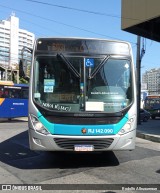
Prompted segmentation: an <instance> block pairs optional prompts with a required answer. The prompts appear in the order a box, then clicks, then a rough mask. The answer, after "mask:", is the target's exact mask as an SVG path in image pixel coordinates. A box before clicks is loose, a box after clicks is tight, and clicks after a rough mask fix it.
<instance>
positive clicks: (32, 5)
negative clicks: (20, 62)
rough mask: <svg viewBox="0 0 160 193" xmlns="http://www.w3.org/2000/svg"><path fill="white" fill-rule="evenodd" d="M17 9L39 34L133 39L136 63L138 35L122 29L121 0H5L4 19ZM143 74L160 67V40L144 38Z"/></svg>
mask: <svg viewBox="0 0 160 193" xmlns="http://www.w3.org/2000/svg"><path fill="white" fill-rule="evenodd" d="M12 13H14V14H15V16H16V17H18V18H19V21H20V26H19V27H20V28H21V29H25V30H27V31H30V32H32V33H34V34H35V36H36V38H38V37H87V38H102V39H117V40H123V41H128V42H130V44H131V46H132V49H133V56H134V63H135V65H136V51H137V49H136V48H137V47H136V46H137V36H136V35H134V34H131V33H128V32H125V31H123V30H121V0H79V1H78V0H16V1H15V0H1V1H0V20H6V19H8V18H9V17H10V15H11V14H12ZM143 43H144V48H145V55H144V56H143V58H142V62H141V72H142V74H143V73H144V72H145V71H146V70H150V69H152V68H160V62H159V54H160V43H158V42H156V41H152V40H149V39H143V38H141V45H143Z"/></svg>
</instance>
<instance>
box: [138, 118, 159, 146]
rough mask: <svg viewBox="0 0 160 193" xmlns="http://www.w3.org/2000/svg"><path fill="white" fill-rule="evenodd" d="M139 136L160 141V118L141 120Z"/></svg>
mask: <svg viewBox="0 0 160 193" xmlns="http://www.w3.org/2000/svg"><path fill="white" fill-rule="evenodd" d="M137 137H139V138H143V139H147V140H150V141H154V142H158V143H160V119H159V118H157V119H155V120H152V119H150V120H148V121H147V122H141V125H138V126H137Z"/></svg>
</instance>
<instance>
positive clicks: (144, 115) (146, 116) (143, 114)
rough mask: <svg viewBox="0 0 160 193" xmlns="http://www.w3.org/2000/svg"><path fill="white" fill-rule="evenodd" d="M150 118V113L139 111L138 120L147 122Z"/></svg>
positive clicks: (143, 110)
mask: <svg viewBox="0 0 160 193" xmlns="http://www.w3.org/2000/svg"><path fill="white" fill-rule="evenodd" d="M150 117H151V114H150V112H148V111H146V110H145V109H140V118H141V120H142V121H143V122H147V121H148V119H150Z"/></svg>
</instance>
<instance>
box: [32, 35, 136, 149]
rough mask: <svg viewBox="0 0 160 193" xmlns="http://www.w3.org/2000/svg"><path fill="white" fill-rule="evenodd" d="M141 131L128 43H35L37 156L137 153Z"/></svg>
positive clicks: (34, 135)
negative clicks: (42, 153)
mask: <svg viewBox="0 0 160 193" xmlns="http://www.w3.org/2000/svg"><path fill="white" fill-rule="evenodd" d="M136 126H137V104H136V83H135V70H134V64H133V56H132V50H131V46H130V44H129V43H127V42H123V41H113V40H104V39H89V38H39V39H37V40H36V41H35V46H34V49H33V61H32V66H31V77H30V92H29V143H30V148H31V149H32V150H43V151H111V150H133V149H134V148H135V136H136Z"/></svg>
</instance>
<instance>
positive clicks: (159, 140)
mask: <svg viewBox="0 0 160 193" xmlns="http://www.w3.org/2000/svg"><path fill="white" fill-rule="evenodd" d="M136 136H137V137H139V138H142V139H146V140H149V141H153V142H157V143H160V137H156V136H153V135H148V134H146V133H141V132H137V134H136Z"/></svg>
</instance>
